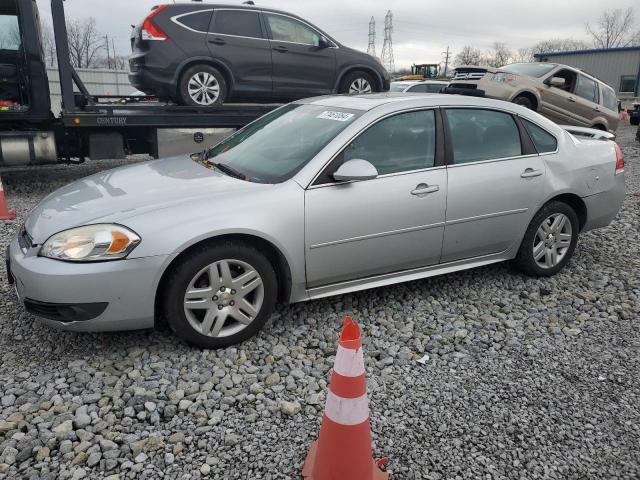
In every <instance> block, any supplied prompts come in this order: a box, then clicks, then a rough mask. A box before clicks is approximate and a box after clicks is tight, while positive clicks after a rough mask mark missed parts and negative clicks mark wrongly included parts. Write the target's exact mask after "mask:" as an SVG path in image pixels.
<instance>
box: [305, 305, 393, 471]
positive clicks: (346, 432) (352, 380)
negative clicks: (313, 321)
mask: <svg viewBox="0 0 640 480" xmlns="http://www.w3.org/2000/svg"><path fill="white" fill-rule="evenodd" d="M382 464H383V462H378V463H376V462H374V461H373V453H372V451H371V425H370V422H369V401H368V399H367V379H366V376H365V371H364V357H363V353H362V340H361V339H360V327H359V326H358V324H357V323H355V322H354V321H353V320H352V319H351V317H348V316H347V317H345V319H344V327H343V328H342V333H341V334H340V343H339V345H338V352H337V354H336V360H335V365H334V367H333V374H332V376H331V384H330V385H329V393H328V395H327V403H326V406H325V410H324V417H323V418H322V427H321V428H320V438H319V439H318V441H316V442H314V443H313V444H312V445H311V448H310V449H309V454H308V455H307V459H306V460H305V462H304V466H303V467H302V476H303V477H304V478H305V479H309V480H385V479H388V478H389V474H388V473H385V472H382V471H381V470H380V469H379V468H378V465H382Z"/></svg>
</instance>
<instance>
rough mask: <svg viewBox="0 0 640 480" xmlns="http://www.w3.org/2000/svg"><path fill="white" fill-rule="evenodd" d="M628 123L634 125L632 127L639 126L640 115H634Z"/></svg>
mask: <svg viewBox="0 0 640 480" xmlns="http://www.w3.org/2000/svg"><path fill="white" fill-rule="evenodd" d="M629 123H630V124H631V125H634V126H635V125H640V115H635V116H633V117H631V118H629Z"/></svg>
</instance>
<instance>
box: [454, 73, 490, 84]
mask: <svg viewBox="0 0 640 480" xmlns="http://www.w3.org/2000/svg"><path fill="white" fill-rule="evenodd" d="M485 74H486V72H456V74H455V75H454V76H453V81H456V80H468V81H470V82H476V81H478V80H482V79H483V78H484V76H485Z"/></svg>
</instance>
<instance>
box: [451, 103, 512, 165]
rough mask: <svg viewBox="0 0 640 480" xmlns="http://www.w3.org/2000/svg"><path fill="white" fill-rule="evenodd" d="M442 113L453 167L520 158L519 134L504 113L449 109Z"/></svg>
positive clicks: (507, 115)
mask: <svg viewBox="0 0 640 480" xmlns="http://www.w3.org/2000/svg"><path fill="white" fill-rule="evenodd" d="M446 113H447V121H448V123H449V131H450V132H451V142H452V144H453V161H454V163H456V164H460V163H469V162H479V161H482V160H495V159H499V158H509V157H517V156H520V155H522V145H521V143H520V131H519V130H518V126H517V125H516V122H515V120H514V119H513V117H512V116H511V115H509V114H508V113H504V112H497V111H495V110H480V109H471V108H455V109H449V110H447V112H446Z"/></svg>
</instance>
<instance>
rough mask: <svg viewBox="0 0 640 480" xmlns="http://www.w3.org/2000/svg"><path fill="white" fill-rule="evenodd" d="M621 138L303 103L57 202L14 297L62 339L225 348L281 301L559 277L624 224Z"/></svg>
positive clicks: (380, 97)
mask: <svg viewBox="0 0 640 480" xmlns="http://www.w3.org/2000/svg"><path fill="white" fill-rule="evenodd" d="M579 134H580V135H579ZM606 136H607V134H604V133H603V134H599V133H598V132H596V131H591V130H588V129H582V131H579V132H577V131H574V134H572V133H569V132H568V131H567V130H565V129H563V128H561V127H558V126H557V125H555V124H553V123H551V122H550V121H548V120H546V119H545V118H543V117H541V116H540V115H538V114H536V113H535V112H532V111H531V110H528V109H525V108H523V107H520V106H517V105H514V104H510V103H506V102H501V101H496V100H488V99H482V98H471V97H459V96H452V95H423V96H420V95H415V94H377V95H364V96H353V97H348V96H328V97H320V98H314V99H308V100H304V101H299V102H296V103H292V104H289V105H286V106H284V107H282V108H279V109H278V110H275V111H273V112H272V113H270V114H268V115H266V116H265V117H263V118H261V119H259V120H257V121H256V122H254V123H252V124H251V125H249V126H247V127H245V128H244V129H242V130H239V131H238V132H237V133H235V134H234V135H233V136H231V137H229V138H228V139H226V140H224V141H223V142H222V143H220V144H218V145H216V146H214V147H212V148H210V149H209V150H207V151H205V152H202V153H200V154H194V155H192V156H191V158H189V157H177V158H169V159H166V160H159V161H151V162H147V163H142V164H137V165H131V166H127V167H123V168H119V169H115V170H111V171H106V172H102V173H99V174H97V175H93V176H91V177H88V178H85V179H83V180H80V181H77V182H75V183H72V184H70V185H68V186H66V187H64V188H62V189H61V190H58V191H57V192H55V193H53V194H52V195H50V196H49V197H47V198H46V199H45V200H44V201H43V202H42V203H41V204H40V205H39V206H38V207H37V208H36V209H35V210H34V211H33V212H32V213H31V214H30V216H29V218H28V219H27V221H26V223H25V227H24V229H22V231H21V232H20V233H19V235H18V236H17V238H16V239H15V240H14V241H13V242H12V243H11V245H10V250H9V252H8V260H9V262H8V263H9V268H10V271H11V275H10V278H12V279H14V280H15V285H16V291H17V292H18V295H19V297H20V298H21V299H22V301H23V302H24V304H25V306H26V309H27V310H28V311H29V312H32V313H33V314H35V315H37V316H39V317H41V318H43V319H44V321H45V322H48V323H50V324H53V325H59V326H62V327H64V328H66V329H71V330H76V331H98V330H126V329H139V328H149V327H153V325H154V322H155V321H156V319H157V318H159V317H160V316H163V317H164V318H166V319H167V321H168V323H169V325H170V326H171V328H172V329H173V330H174V331H175V333H176V334H177V335H179V336H180V337H182V338H184V339H186V340H187V341H189V342H191V343H193V344H196V345H199V346H202V347H208V348H215V347H222V346H227V345H231V344H235V343H237V342H240V341H243V340H245V339H247V338H249V337H251V336H252V335H254V334H256V333H257V332H258V331H259V330H260V328H261V327H262V326H263V325H264V323H265V322H266V321H267V319H268V318H269V317H270V315H271V313H272V311H273V309H274V307H275V305H276V303H277V302H279V301H281V302H301V301H306V300H311V299H316V298H320V297H326V296H330V295H337V294H343V293H347V292H353V291H356V290H362V289H366V288H372V287H380V286H383V285H389V284H393V283H397V282H404V281H408V280H416V279H420V278H425V277H429V276H433V275H438V274H442V273H448V272H453V271H456V270H463V269H467V268H473V267H477V266H480V265H487V264H490V263H494V262H502V261H506V260H512V261H514V262H515V264H516V265H517V266H518V267H519V268H520V269H521V270H522V271H524V272H526V273H527V274H530V275H534V276H548V275H553V274H555V273H556V272H558V271H559V270H560V269H562V268H563V267H564V266H565V265H566V264H567V262H568V261H569V259H570V257H571V255H572V254H573V252H574V249H575V247H576V243H577V241H578V234H579V233H580V232H583V231H586V230H589V229H593V228H598V227H603V226H605V225H608V224H609V223H610V222H611V220H612V219H613V218H614V217H615V216H616V214H617V212H618V210H619V209H620V207H621V204H622V201H623V197H624V173H623V172H624V158H623V157H622V153H621V151H620V149H619V148H618V146H617V145H616V144H615V143H614V142H613V141H611V140H609V139H607V138H603V137H606Z"/></svg>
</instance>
